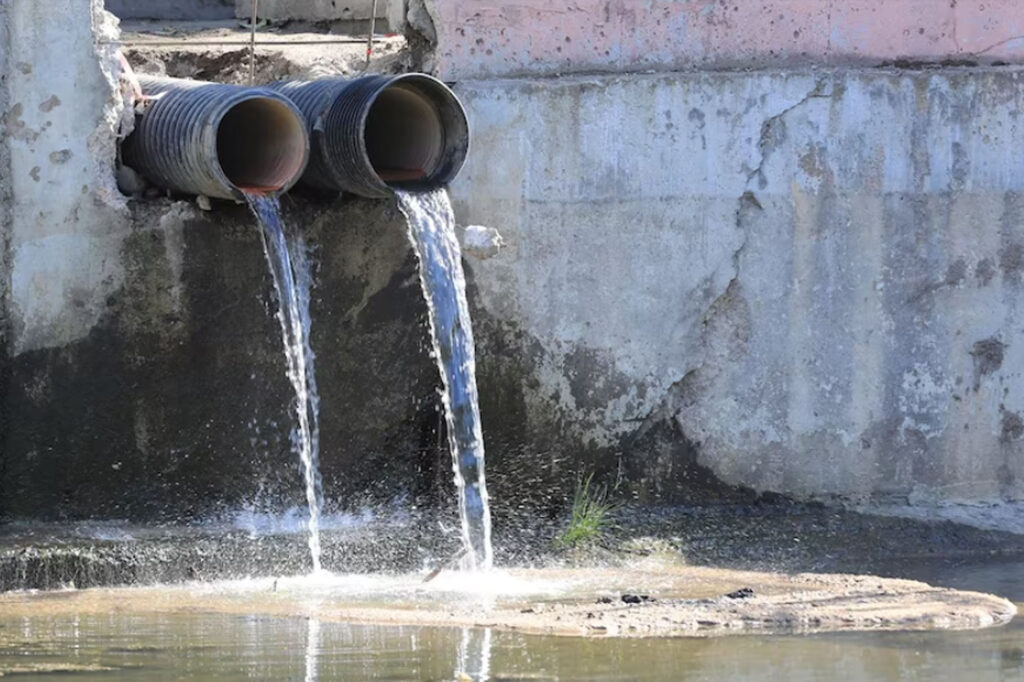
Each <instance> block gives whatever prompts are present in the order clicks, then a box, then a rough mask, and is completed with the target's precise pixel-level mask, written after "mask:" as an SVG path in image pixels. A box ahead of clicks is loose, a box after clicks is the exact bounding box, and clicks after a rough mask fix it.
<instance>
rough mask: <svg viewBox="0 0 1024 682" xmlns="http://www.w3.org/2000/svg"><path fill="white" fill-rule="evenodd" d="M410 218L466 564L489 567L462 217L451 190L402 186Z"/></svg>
mask: <svg viewBox="0 0 1024 682" xmlns="http://www.w3.org/2000/svg"><path fill="white" fill-rule="evenodd" d="M396 193H397V195H398V205H399V207H400V208H401V210H402V213H403V214H404V215H405V217H406V219H407V220H408V222H409V239H410V240H411V241H412V244H413V248H414V249H415V251H416V255H417V256H418V257H419V262H420V284H421V285H422V287H423V294H424V297H425V298H426V300H427V307H428V309H429V311H430V331H431V337H432V339H433V344H434V349H433V350H434V357H435V358H436V360H437V366H438V370H439V371H440V373H441V380H442V383H443V384H444V391H443V394H442V401H443V403H444V408H445V420H446V423H447V425H448V446H449V449H450V450H451V453H452V467H453V469H454V471H455V485H456V487H457V488H458V496H459V517H460V519H461V522H462V541H463V545H464V547H465V550H466V553H465V556H464V558H463V560H462V567H463V568H467V569H474V568H480V569H486V568H490V566H491V563H492V556H493V552H492V548H491V512H490V507H489V506H488V501H487V487H486V485H485V484H484V439H483V431H482V428H481V425H480V407H479V405H478V403H477V388H476V360H475V359H474V352H473V327H472V324H471V322H470V318H469V303H468V302H467V300H466V277H465V274H464V273H463V271H462V253H461V249H460V248H459V242H458V239H457V238H456V235H455V216H454V215H453V213H452V206H451V202H450V201H449V200H448V193H447V192H446V191H445V190H444V189H438V190H432V191H429V192H406V191H401V190H399V191H397V192H396Z"/></svg>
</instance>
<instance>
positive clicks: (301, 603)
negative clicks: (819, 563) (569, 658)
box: [0, 563, 1016, 637]
mask: <svg viewBox="0 0 1024 682" xmlns="http://www.w3.org/2000/svg"><path fill="white" fill-rule="evenodd" d="M112 612H116V613H119V614H122V615H123V614H147V613H174V612H192V613H196V612H199V613H232V614H234V613H237V614H264V615H269V616H279V617H294V616H300V617H314V618H317V619H319V620H321V621H327V622H348V623H377V624H394V625H399V624H401V625H424V626H462V627H466V626H470V627H489V628H497V629H502V630H514V631H521V632H527V633H538V634H555V635H573V636H581V635H582V636H619V637H651V636H680V635H700V636H705V635H723V634H739V633H749V632H820V631H834V630H933V629H949V630H962V629H975V628H982V627H989V626H994V625H1002V624H1005V623H1007V622H1009V620H1010V619H1011V618H1012V617H1013V615H1014V614H1015V613H1016V607H1015V606H1014V605H1013V604H1012V603H1011V602H1009V601H1007V600H1005V599H1002V598H1000V597H996V596H993V595H987V594H982V593H979V592H965V591H957V590H950V589H945V588H936V587H932V586H929V585H927V584H925V583H921V582H916V581H909V580H895V579H886V578H877V577H872V576H854V575H843V574H795V575H787V574H782V573H762V572H753V571H736V570H728V569H715V568H704V567H689V566H665V565H653V564H650V563H646V564H642V565H637V566H634V567H631V568H620V569H562V570H515V571H497V572H494V573H492V574H482V575H481V574H478V575H476V576H473V575H466V574H458V573H448V574H443V575H442V576H441V577H440V578H438V580H436V581H434V582H431V583H426V584H424V583H423V582H422V578H421V577H420V576H419V575H403V576H380V575H372V576H371V575H364V576H335V575H325V576H310V577H300V578H263V579H258V580H242V581H233V582H222V583H204V584H192V585H182V586H175V587H147V588H118V589H91V590H78V591H75V590H70V591H64V592H49V593H30V592H12V593H7V594H4V595H0V613H2V614H3V617H4V618H5V619H16V618H19V617H23V616H30V615H31V616H39V615H42V614H46V615H51V616H68V615H85V614H90V613H112Z"/></svg>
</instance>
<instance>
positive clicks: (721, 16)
mask: <svg viewBox="0 0 1024 682" xmlns="http://www.w3.org/2000/svg"><path fill="white" fill-rule="evenodd" d="M413 4H415V5H416V6H417V7H418V6H420V5H424V6H425V7H424V9H425V12H422V11H421V12H420V15H425V16H426V17H427V20H428V21H429V22H431V23H432V32H434V33H436V43H437V46H438V49H437V52H436V55H435V57H436V61H435V62H434V63H433V67H434V68H435V69H437V71H438V73H439V74H441V75H442V76H443V77H445V78H449V79H465V78H481V77H488V76H490V77H493V76H507V75H527V74H529V75H542V74H547V75H552V74H565V73H579V72H588V71H626V72H629V71H641V70H646V69H653V70H659V71H662V70H674V69H688V68H695V67H696V68H716V69H717V68H730V67H737V66H743V67H749V66H754V67H764V66H783V65H799V64H827V65H839V64H854V63H856V64H864V63H866V64H880V63H886V62H894V61H902V60H906V61H945V60H969V61H975V62H979V63H992V62H1015V63H1019V62H1022V61H1024V16H1022V14H1021V11H1020V10H1021V8H1020V3H1019V2H1018V0H954V1H952V2H951V1H950V0H899V2H894V1H892V0H758V1H757V2H749V1H746V2H744V1H740V0H732V1H727V0H688V1H685V2H669V1H665V0H660V1H657V2H648V1H641V0H576V1H575V2H571V3H567V4H560V3H551V2H545V1H544V0H516V1H515V2H508V1H507V0H478V1H477V2H471V3H467V2H453V1H451V0H425V2H421V3H413ZM422 18H423V17H422V16H421V18H420V20H421V21H422Z"/></svg>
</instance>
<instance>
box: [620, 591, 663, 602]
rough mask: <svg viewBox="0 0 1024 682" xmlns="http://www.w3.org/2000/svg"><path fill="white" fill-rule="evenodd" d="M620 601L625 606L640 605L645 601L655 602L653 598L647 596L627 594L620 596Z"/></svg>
mask: <svg viewBox="0 0 1024 682" xmlns="http://www.w3.org/2000/svg"><path fill="white" fill-rule="evenodd" d="M622 601H623V602H625V603H627V604H640V603H643V602H645V601H657V600H656V599H655V598H654V597H651V596H650V595H647V594H629V593H626V594H624V595H622Z"/></svg>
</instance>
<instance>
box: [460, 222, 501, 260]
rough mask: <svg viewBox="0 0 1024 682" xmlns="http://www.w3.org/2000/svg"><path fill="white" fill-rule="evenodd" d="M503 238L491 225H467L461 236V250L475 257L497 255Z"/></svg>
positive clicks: (483, 257)
mask: <svg viewBox="0 0 1024 682" xmlns="http://www.w3.org/2000/svg"><path fill="white" fill-rule="evenodd" d="M504 245H505V240H504V239H502V238H501V234H500V233H499V232H498V231H497V230H496V229H494V228H493V227H484V226H483V225H467V226H466V231H465V233H464V234H463V236H462V250H463V251H464V252H465V253H468V254H469V255H471V256H474V257H475V258H480V259H485V258H490V257H491V256H495V255H497V253H498V251H500V250H501V247H503V246H504Z"/></svg>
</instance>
